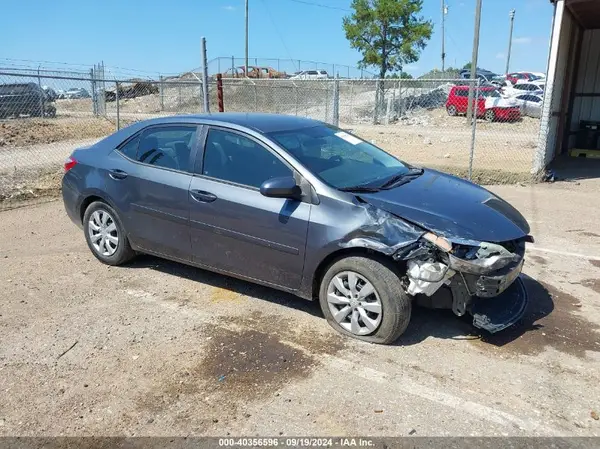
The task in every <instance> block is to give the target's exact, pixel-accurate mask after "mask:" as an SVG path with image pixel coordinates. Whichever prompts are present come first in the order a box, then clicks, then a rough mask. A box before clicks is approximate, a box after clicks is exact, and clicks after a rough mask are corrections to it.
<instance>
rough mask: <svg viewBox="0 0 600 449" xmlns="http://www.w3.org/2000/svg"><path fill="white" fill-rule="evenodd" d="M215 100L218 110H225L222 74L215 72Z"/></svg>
mask: <svg viewBox="0 0 600 449" xmlns="http://www.w3.org/2000/svg"><path fill="white" fill-rule="evenodd" d="M217 102H218V106H219V112H225V107H224V105H223V76H222V75H221V74H220V73H217Z"/></svg>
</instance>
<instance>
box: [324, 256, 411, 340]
mask: <svg viewBox="0 0 600 449" xmlns="http://www.w3.org/2000/svg"><path fill="white" fill-rule="evenodd" d="M319 302H320V304H321V309H322V310H323V314H324V315H325V318H327V321H328V322H329V324H331V326H332V327H333V328H334V329H336V330H338V331H340V332H341V333H343V334H346V335H349V336H351V337H354V338H357V339H360V340H363V341H368V342H371V343H379V344H390V343H393V342H394V341H396V340H397V339H398V337H399V336H400V335H402V333H403V332H404V331H405V330H406V328H407V326H408V323H409V321H410V314H411V301H410V298H409V297H408V296H407V295H406V293H405V292H404V289H403V288H402V285H401V282H400V278H399V277H398V274H397V273H396V272H395V271H394V270H393V269H392V267H391V266H390V264H387V263H386V262H385V261H383V260H382V261H379V260H375V259H371V258H368V257H362V256H353V257H346V258H343V259H340V260H338V261H336V262H335V263H333V264H332V265H331V266H330V267H329V269H328V270H327V272H326V273H325V275H324V276H323V280H322V281H321V286H320V290H319Z"/></svg>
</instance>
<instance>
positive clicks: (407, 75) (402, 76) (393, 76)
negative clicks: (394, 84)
mask: <svg viewBox="0 0 600 449" xmlns="http://www.w3.org/2000/svg"><path fill="white" fill-rule="evenodd" d="M385 77H386V79H392V80H397V79H402V80H411V79H413V76H412V75H411V74H410V73H406V72H394V73H392V74H391V75H386V76H385Z"/></svg>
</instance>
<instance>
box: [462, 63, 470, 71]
mask: <svg viewBox="0 0 600 449" xmlns="http://www.w3.org/2000/svg"><path fill="white" fill-rule="evenodd" d="M471 66H472V64H471V63H470V62H467V63H466V64H465V65H464V66H463V70H471Z"/></svg>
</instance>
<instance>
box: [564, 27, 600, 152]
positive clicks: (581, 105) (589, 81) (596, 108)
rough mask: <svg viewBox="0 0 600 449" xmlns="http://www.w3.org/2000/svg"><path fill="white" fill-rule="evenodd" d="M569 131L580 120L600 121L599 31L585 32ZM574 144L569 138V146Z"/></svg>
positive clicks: (575, 127)
mask: <svg viewBox="0 0 600 449" xmlns="http://www.w3.org/2000/svg"><path fill="white" fill-rule="evenodd" d="M574 94H575V99H574V102H573V115H572V119H571V130H572V131H575V130H577V129H578V128H579V121H580V120H595V121H600V30H585V31H584V32H583V42H582V48H581V59H580V62H579V67H578V71H577V81H576V84H575V92H574ZM573 144H574V136H572V137H571V140H570V142H569V146H572V145H573Z"/></svg>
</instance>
